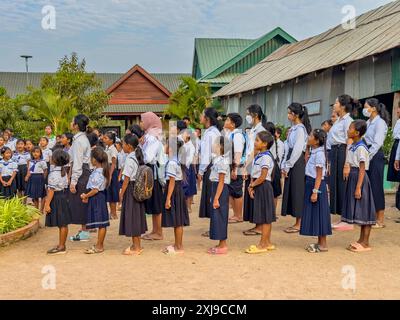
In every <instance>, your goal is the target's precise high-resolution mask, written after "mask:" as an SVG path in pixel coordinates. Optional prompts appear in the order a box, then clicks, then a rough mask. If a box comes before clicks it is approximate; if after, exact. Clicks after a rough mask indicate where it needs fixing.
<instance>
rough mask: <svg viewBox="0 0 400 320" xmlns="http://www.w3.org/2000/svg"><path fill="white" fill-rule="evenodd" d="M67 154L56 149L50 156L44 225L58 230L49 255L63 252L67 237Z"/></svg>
mask: <svg viewBox="0 0 400 320" xmlns="http://www.w3.org/2000/svg"><path fill="white" fill-rule="evenodd" d="M68 163H69V155H68V153H67V152H65V151H63V150H56V151H54V153H53V156H52V158H51V164H52V168H51V172H50V174H49V179H48V181H49V182H48V185H47V197H46V203H45V206H44V212H45V213H46V227H56V228H58V230H59V237H58V239H59V240H58V241H59V242H58V245H57V246H56V247H54V248H52V249H50V250H49V251H47V254H49V255H59V254H65V253H66V252H67V249H66V245H65V244H66V241H67V237H68V225H69V224H70V223H71V219H72V216H71V211H70V208H69V204H68V193H67V189H68V177H67V170H66V167H65V166H66V165H67V164H68Z"/></svg>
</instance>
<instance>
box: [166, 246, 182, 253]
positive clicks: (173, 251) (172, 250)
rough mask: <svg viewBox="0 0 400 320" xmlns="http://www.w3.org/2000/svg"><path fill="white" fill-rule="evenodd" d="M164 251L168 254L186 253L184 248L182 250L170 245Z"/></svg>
mask: <svg viewBox="0 0 400 320" xmlns="http://www.w3.org/2000/svg"><path fill="white" fill-rule="evenodd" d="M162 252H163V253H164V254H166V255H177V254H183V253H184V251H183V250H180V251H177V250H175V246H168V247H166V248H165V249H164V250H163V251H162Z"/></svg>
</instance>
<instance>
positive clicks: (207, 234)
mask: <svg viewBox="0 0 400 320" xmlns="http://www.w3.org/2000/svg"><path fill="white" fill-rule="evenodd" d="M201 236H202V237H204V238H208V237H209V236H210V232H209V231H206V232H203V233H202V234H201Z"/></svg>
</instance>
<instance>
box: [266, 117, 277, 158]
mask: <svg viewBox="0 0 400 320" xmlns="http://www.w3.org/2000/svg"><path fill="white" fill-rule="evenodd" d="M265 130H267V131H268V132H269V133H270V134H271V135H272V137H273V138H274V141H275V154H276V159H275V160H276V161H278V163H279V162H280V159H279V157H278V143H277V139H276V136H275V132H276V127H275V124H274V123H272V122H267V123H266V124H265Z"/></svg>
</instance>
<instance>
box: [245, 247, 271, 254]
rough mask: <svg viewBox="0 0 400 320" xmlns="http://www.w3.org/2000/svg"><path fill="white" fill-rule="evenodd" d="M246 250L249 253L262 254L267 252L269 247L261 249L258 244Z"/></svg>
mask: <svg viewBox="0 0 400 320" xmlns="http://www.w3.org/2000/svg"><path fill="white" fill-rule="evenodd" d="M245 252H246V253H248V254H262V253H267V252H268V249H260V248H258V247H257V246H250V247H249V248H248V249H246V251H245Z"/></svg>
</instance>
